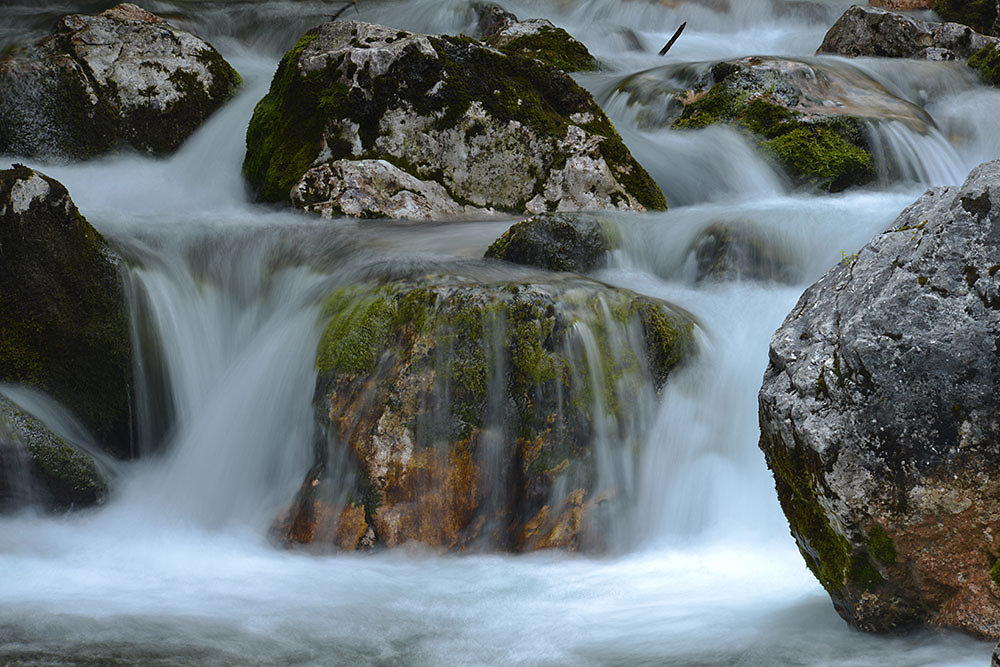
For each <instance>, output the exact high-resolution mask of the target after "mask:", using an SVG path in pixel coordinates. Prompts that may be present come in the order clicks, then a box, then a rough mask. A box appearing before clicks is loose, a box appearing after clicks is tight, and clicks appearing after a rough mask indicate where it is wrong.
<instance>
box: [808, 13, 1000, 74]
mask: <svg viewBox="0 0 1000 667" xmlns="http://www.w3.org/2000/svg"><path fill="white" fill-rule="evenodd" d="M997 41H998V40H997V38H995V37H988V36H986V35H982V34H980V33H978V32H975V31H974V30H972V29H971V28H969V27H968V26H966V25H961V24H959V23H953V22H949V23H935V22H931V21H921V20H919V19H915V18H913V17H911V16H903V15H902V14H897V13H895V12H891V11H885V10H882V9H876V8H873V7H863V6H861V5H855V6H853V7H851V8H850V9H848V10H847V11H846V12H844V15H843V16H841V17H840V18H839V19H838V20H837V22H836V23H834V24H833V27H831V28H830V30H829V32H827V33H826V36H825V37H824V38H823V43H822V44H821V45H820V47H819V51H817V53H836V54H840V55H844V56H879V57H885V58H923V59H925V60H961V59H966V58H969V57H970V56H972V55H973V54H975V53H976V52H977V51H980V50H982V49H983V48H984V47H986V46H988V45H990V44H995V43H996V42H997Z"/></svg>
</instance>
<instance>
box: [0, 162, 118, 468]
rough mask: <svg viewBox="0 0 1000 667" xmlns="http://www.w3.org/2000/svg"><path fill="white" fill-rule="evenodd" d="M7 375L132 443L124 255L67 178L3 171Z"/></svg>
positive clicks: (1, 278)
mask: <svg viewBox="0 0 1000 667" xmlns="http://www.w3.org/2000/svg"><path fill="white" fill-rule="evenodd" d="M0 257H2V261H0V382H5V383H14V384H26V385H31V386H33V387H37V388H38V389H40V390H42V391H44V392H46V393H48V394H49V395H51V396H52V397H53V398H55V399H56V400H58V401H59V402H60V403H62V404H63V405H65V406H66V407H68V408H70V409H71V410H72V411H73V412H74V413H75V414H76V416H77V417H78V418H79V419H80V420H81V421H82V422H84V424H86V425H87V427H88V428H89V429H90V430H91V431H92V432H93V434H94V435H95V436H96V437H97V439H98V440H99V441H101V442H103V443H105V444H107V445H108V447H109V449H110V450H112V451H114V452H116V453H126V452H127V443H128V441H129V439H128V436H129V431H130V426H129V389H128V388H129V384H130V383H131V375H132V355H131V345H130V342H129V330H128V318H127V315H126V307H125V302H124V296H123V294H122V288H121V284H120V280H119V275H118V265H119V262H120V259H119V258H118V257H117V255H115V253H114V252H113V251H112V250H111V248H110V247H109V246H108V244H107V242H106V241H105V240H104V238H103V237H102V236H101V235H100V234H99V233H98V232H97V231H96V230H94V228H93V227H91V226H90V224H89V223H88V222H87V221H86V219H84V217H83V216H82V215H80V212H79V211H78V210H77V208H76V206H75V205H74V204H73V201H72V199H70V196H69V193H68V192H67V191H66V188H65V187H63V185H62V184H60V183H59V182H58V181H55V180H53V179H51V178H49V177H47V176H45V175H44V174H42V173H40V172H37V171H35V170H32V169H29V168H27V167H23V166H16V167H15V168H14V169H9V170H6V171H0Z"/></svg>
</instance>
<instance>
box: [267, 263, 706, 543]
mask: <svg viewBox="0 0 1000 667" xmlns="http://www.w3.org/2000/svg"><path fill="white" fill-rule="evenodd" d="M325 314H326V317H327V318H328V321H327V326H326V329H325V331H324V333H323V336H322V339H321V342H320V346H319V352H318V356H317V366H318V370H319V378H318V381H317V391H316V404H317V412H318V415H319V419H320V423H321V424H323V425H324V428H325V430H326V432H327V434H328V436H329V442H330V448H331V449H330V450H324V453H323V457H322V458H321V460H319V461H317V466H319V468H318V469H320V470H323V471H324V472H322V473H315V471H314V479H312V480H306V483H305V484H304V485H303V491H302V493H301V494H300V496H299V499H298V501H297V503H296V508H297V509H295V510H293V512H292V515H291V518H289V519H287V520H286V521H285V522H284V524H283V525H285V526H299V529H298V530H296V534H299V535H316V534H326V535H333V534H336V533H338V530H337V529H336V528H335V527H329V526H327V527H325V528H323V527H311V528H309V529H307V530H303V529H302V528H301V527H302V521H297V520H296V519H295V517H296V516H298V517H314V516H320V515H323V516H326V517H328V518H330V517H332V519H331V520H333V521H338V520H339V519H338V517H339V516H340V514H339V513H338V511H333V512H327V513H325V514H323V513H322V512H317V508H318V507H321V506H329V505H331V504H334V505H335V504H336V499H337V497H338V496H337V495H336V494H335V492H336V490H337V487H336V485H332V484H331V483H330V480H331V479H333V478H334V477H335V476H336V475H343V474H344V470H343V464H342V463H341V464H337V466H336V469H335V470H334V469H333V466H332V465H331V464H330V461H333V460H334V458H333V457H334V456H336V457H337V458H336V460H338V461H345V460H346V461H349V462H353V463H351V465H353V466H356V467H355V468H354V469H355V470H356V472H355V473H354V474H353V480H354V481H353V485H352V486H351V489H352V490H351V491H350V493H349V497H348V498H347V500H346V502H347V503H348V504H355V505H361V506H364V508H365V516H366V524H367V526H369V527H370V528H371V531H372V535H371V540H369V541H368V542H367V543H366V544H368V545H374V546H382V547H392V546H397V545H399V544H402V543H404V542H406V541H409V540H417V541H420V542H424V543H425V544H429V545H431V546H433V547H436V548H443V549H463V548H472V547H473V545H476V547H475V548H488V549H498V550H504V551H521V550H530V549H534V548H543V547H545V546H560V547H567V548H588V547H592V546H594V545H595V544H596V543H599V541H600V539H601V538H602V531H601V527H602V526H601V525H600V521H601V519H600V518H598V517H601V516H605V517H606V518H608V519H609V520H613V517H614V516H615V515H614V514H613V511H614V509H615V508H617V510H618V511H621V510H622V505H620V504H619V505H615V504H614V503H612V502H610V501H611V499H613V498H614V497H615V495H616V494H619V493H620V494H622V495H627V494H626V493H625V491H627V489H625V488H619V487H618V486H616V484H618V483H620V482H622V480H615V481H614V482H609V481H608V480H607V479H604V478H603V477H602V474H603V473H602V472H601V471H599V470H598V469H597V463H596V460H597V458H598V451H599V447H605V446H607V447H612V448H615V449H616V451H617V452H618V455H621V456H631V455H634V452H635V448H638V447H639V446H640V443H641V436H642V434H643V433H644V432H645V429H646V428H648V426H649V425H648V424H644V423H640V421H641V420H639V419H638V417H637V414H636V413H639V412H642V411H641V410H636V406H637V405H640V404H641V403H642V401H644V400H651V399H652V398H653V393H654V392H655V391H656V390H657V389H658V388H659V387H662V385H663V383H664V382H665V381H666V379H667V377H668V376H669V374H670V373H671V371H672V370H673V369H675V368H676V366H677V365H678V364H679V363H682V361H683V360H684V359H686V358H687V357H688V356H689V355H690V354H691V353H692V352H693V347H694V346H693V326H694V325H693V322H692V321H691V319H690V318H689V316H687V315H686V314H684V313H682V312H680V311H678V310H677V309H674V308H672V307H670V306H669V305H667V304H665V303H662V302H659V301H655V300H651V299H647V298H645V297H641V296H639V295H636V294H634V293H631V292H629V291H627V290H621V289H615V288H610V287H607V286H604V285H601V284H599V283H596V282H593V281H589V280H585V279H582V278H579V277H564V278H557V279H553V280H552V281H550V282H545V283H538V282H532V283H521V282H494V283H482V282H476V281H472V280H470V279H464V278H458V277H449V276H424V277H420V278H407V279H401V280H392V281H389V282H385V283H381V284H366V285H356V286H351V287H343V288H339V289H337V290H335V291H334V292H333V293H331V294H330V295H329V297H328V299H327V301H326V306H325ZM601 433H608V434H613V435H611V436H610V437H609V438H608V440H607V441H603V440H601V436H600V434H601ZM599 441H600V442H599ZM337 443H347V445H348V446H347V450H348V451H347V452H346V453H344V452H341V453H340V454H337V453H336V452H337V451H339V450H337V447H338V445H337ZM605 472H606V471H605ZM324 489H326V491H324ZM324 494H328V495H324ZM340 502H341V504H343V502H345V501H344V499H343V498H341V500H340ZM599 506H600V508H601V509H598V507H599ZM602 513H603V514H602ZM609 513H610V514H609ZM352 516H353V515H352ZM355 518H356V517H355ZM617 518H618V519H619V520H620V519H621V517H620V515H619V516H618V517H617ZM358 532H360V531H354V530H353V529H352V531H351V533H352V534H356V533H358ZM289 537H294V536H289V535H287V534H286V535H284V536H283V539H284V540H288V539H289ZM293 541H295V540H294V539H293ZM298 541H303V540H298Z"/></svg>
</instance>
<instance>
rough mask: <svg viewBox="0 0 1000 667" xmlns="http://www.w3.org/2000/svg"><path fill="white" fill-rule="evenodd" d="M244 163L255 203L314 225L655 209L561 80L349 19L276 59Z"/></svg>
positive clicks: (553, 72)
mask: <svg viewBox="0 0 1000 667" xmlns="http://www.w3.org/2000/svg"><path fill="white" fill-rule="evenodd" d="M243 169H244V173H245V174H246V176H247V178H248V180H249V181H250V183H251V185H252V186H253V188H254V189H255V191H256V198H257V200H258V201H262V202H289V203H291V204H292V205H294V206H296V207H298V208H302V209H305V210H307V211H311V212H315V213H319V214H320V215H323V216H324V217H332V216H335V215H345V214H346V215H359V216H367V217H402V216H406V217H418V218H446V217H447V218H451V217H455V216H457V215H469V216H472V215H476V216H482V215H485V214H492V213H495V212H497V211H505V212H510V213H516V214H532V213H540V212H542V211H547V210H559V211H566V210H578V209H628V210H646V209H647V208H661V209H662V208H665V207H666V201H665V199H664V198H663V193H662V192H660V190H659V188H658V187H657V186H656V184H655V183H654V182H653V181H652V179H651V178H650V177H649V175H648V174H647V173H646V171H645V170H644V169H643V168H642V167H641V166H640V165H639V164H638V163H637V162H636V161H635V160H634V159H633V158H632V156H631V154H630V153H629V152H628V150H627V149H626V148H625V146H624V144H623V143H622V141H621V138H620V137H619V136H618V134H617V132H615V130H614V128H613V127H612V125H611V123H610V122H609V121H608V119H607V117H606V116H605V115H604V113H603V112H602V111H601V110H600V108H599V107H598V106H597V105H596V104H595V103H594V101H593V98H591V96H590V94H589V93H587V92H586V91H585V90H583V89H582V88H580V86H578V85H577V84H576V83H575V82H574V81H573V80H572V79H571V78H570V77H569V76H568V75H566V74H565V73H563V72H561V71H559V70H557V69H555V68H552V67H549V66H546V65H544V64H542V63H540V62H538V61H536V60H534V59H532V58H526V57H521V56H517V55H510V56H508V55H504V54H502V53H499V52H498V51H496V50H494V49H491V48H488V47H485V46H483V45H481V44H479V43H478V42H475V41H473V40H470V39H468V38H464V37H429V36H425V35H418V34H414V33H408V32H403V31H401V30H395V29H391V28H386V27H384V26H378V25H372V24H368V23H360V22H355V21H336V22H332V23H327V24H324V25H321V26H319V27H317V28H314V29H313V30H311V31H309V32H308V33H306V35H305V36H304V37H303V38H302V39H301V40H299V43H298V44H297V45H296V46H295V47H294V48H293V49H292V50H291V51H289V52H288V53H287V54H285V57H284V58H283V59H282V61H281V64H280V65H279V66H278V72H277V74H276V75H275V77H274V81H273V82H272V84H271V90H270V92H269V93H268V94H267V96H266V97H264V99H262V100H261V101H260V103H258V105H257V108H256V110H255V111H254V115H253V119H252V120H251V122H250V127H249V129H248V131H247V155H246V160H245V161H244V164H243Z"/></svg>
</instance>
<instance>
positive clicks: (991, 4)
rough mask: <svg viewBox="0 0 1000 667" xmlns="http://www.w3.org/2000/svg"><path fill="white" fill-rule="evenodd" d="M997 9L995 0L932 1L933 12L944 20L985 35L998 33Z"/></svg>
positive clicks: (998, 7)
mask: <svg viewBox="0 0 1000 667" xmlns="http://www.w3.org/2000/svg"><path fill="white" fill-rule="evenodd" d="M998 9H1000V3H998V2H997V0H937V2H935V3H934V12H935V13H936V14H937V15H938V16H940V17H941V18H942V19H944V20H945V21H953V22H955V23H962V24H964V25H967V26H969V27H971V28H972V29H973V30H975V31H976V32H981V33H983V34H986V35H1000V11H998Z"/></svg>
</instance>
